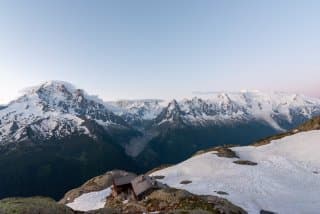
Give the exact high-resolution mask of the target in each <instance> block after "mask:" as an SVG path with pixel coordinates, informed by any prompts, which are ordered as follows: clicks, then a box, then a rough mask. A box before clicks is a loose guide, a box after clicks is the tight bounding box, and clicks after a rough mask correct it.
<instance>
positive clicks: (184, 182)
mask: <svg viewBox="0 0 320 214" xmlns="http://www.w3.org/2000/svg"><path fill="white" fill-rule="evenodd" d="M191 183H192V181H189V180H184V181H181V182H180V184H191Z"/></svg>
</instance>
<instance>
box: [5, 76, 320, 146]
mask: <svg viewBox="0 0 320 214" xmlns="http://www.w3.org/2000/svg"><path fill="white" fill-rule="evenodd" d="M316 115H320V99H315V98H308V97H305V96H302V95H297V94H286V93H262V92H257V91H254V92H247V91H245V92H237V93H230V92H229V93H226V92H221V93H214V94H210V95H209V96H200V97H194V98H192V99H183V100H179V101H177V100H172V101H164V100H157V99H149V100H121V101H116V102H104V101H102V100H101V99H99V98H97V97H95V96H90V95H88V94H87V93H85V92H84V91H83V90H81V89H76V88H75V87H74V86H72V85H71V84H69V83H66V82H62V81H49V82H46V83H43V84H41V85H39V86H36V87H32V88H29V89H26V90H25V94H24V95H23V96H21V97H19V98H18V99H17V100H14V101H12V102H11V103H9V104H8V105H7V106H6V107H5V108H1V109H0V142H2V143H3V142H12V141H20V140H24V139H26V138H30V137H31V136H33V137H34V138H36V139H47V138H51V137H58V138H60V137H65V136H68V135H71V134H75V133H80V134H87V135H92V136H93V135H94V134H93V133H90V130H89V129H90V128H88V127H87V125H86V124H87V122H88V121H94V122H95V123H98V124H99V125H101V126H103V127H104V128H106V129H108V128H110V127H112V128H130V126H132V127H134V128H136V129H139V130H141V129H142V130H143V129H148V128H150V127H153V128H157V127H163V126H172V127H176V128H179V127H180V128H181V127H184V126H197V127H199V126H210V125H216V124H225V123H231V124H232V123H235V122H242V123H243V122H248V121H249V122H250V121H253V120H255V121H261V122H263V123H265V124H268V125H269V126H271V127H272V128H274V129H275V130H279V131H283V130H286V129H288V128H292V127H293V126H296V125H298V124H299V123H301V122H304V121H306V120H308V119H310V118H312V117H314V116H316Z"/></svg>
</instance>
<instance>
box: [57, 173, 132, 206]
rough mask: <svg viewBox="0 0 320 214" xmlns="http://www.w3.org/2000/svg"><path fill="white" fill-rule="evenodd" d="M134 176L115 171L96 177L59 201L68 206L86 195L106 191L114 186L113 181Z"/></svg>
mask: <svg viewBox="0 0 320 214" xmlns="http://www.w3.org/2000/svg"><path fill="white" fill-rule="evenodd" d="M128 174H130V175H134V174H133V173H130V172H126V171H121V170H114V171H110V172H106V173H105V174H103V175H99V176H97V177H94V178H92V179H90V180H88V181H87V182H85V183H84V184H83V185H82V186H80V187H78V188H76V189H72V190H70V191H69V192H67V193H66V194H65V196H64V197H63V198H62V199H61V200H60V201H59V203H61V204H67V203H71V202H73V200H74V199H75V198H77V197H79V196H81V195H82V194H84V193H88V192H94V191H100V190H103V189H106V188H108V187H110V186H111V185H112V179H113V178H117V177H121V176H125V175H128Z"/></svg>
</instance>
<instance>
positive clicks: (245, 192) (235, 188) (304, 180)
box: [152, 130, 320, 214]
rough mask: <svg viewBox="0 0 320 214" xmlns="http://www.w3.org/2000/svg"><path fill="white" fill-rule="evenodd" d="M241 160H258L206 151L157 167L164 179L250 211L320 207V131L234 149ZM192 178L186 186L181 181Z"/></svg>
mask: <svg viewBox="0 0 320 214" xmlns="http://www.w3.org/2000/svg"><path fill="white" fill-rule="evenodd" d="M231 149H232V150H233V151H235V152H236V154H237V155H238V156H239V158H240V159H241V160H249V161H252V162H256V163H257V165H255V166H249V165H239V164H235V163H233V161H235V160H238V158H225V157H218V156H217V155H216V154H215V152H207V153H205V154H201V155H198V156H195V157H192V158H190V159H188V160H186V161H184V162H182V163H180V164H178V165H175V166H172V167H169V168H166V169H163V170H160V171H156V172H154V173H153V174H152V175H162V176H165V178H164V179H163V180H161V181H162V182H164V183H167V184H168V185H170V186H172V187H176V188H182V189H186V190H188V191H190V192H192V193H195V194H205V195H218V194H217V192H218V191H222V192H226V193H228V195H218V196H220V197H225V198H226V199H228V200H229V201H231V202H232V203H234V204H236V205H238V206H240V207H242V208H244V209H245V210H247V211H248V212H249V213H259V212H260V210H268V211H273V212H276V213H291V214H294V213H297V214H301V213H305V214H316V213H319V212H320V197H319V196H320V156H319V150H320V131H319V130H316V131H308V132H301V133H297V134H295V135H292V136H288V137H284V138H282V139H279V140H275V141H272V142H271V143H270V144H267V145H264V146H260V147H254V146H246V147H234V148H231ZM184 180H190V181H192V183H190V184H187V185H184V184H180V182H181V181H184Z"/></svg>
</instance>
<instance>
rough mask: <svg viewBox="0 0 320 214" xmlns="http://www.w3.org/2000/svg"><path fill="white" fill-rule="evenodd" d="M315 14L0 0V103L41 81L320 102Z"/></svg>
mask: <svg viewBox="0 0 320 214" xmlns="http://www.w3.org/2000/svg"><path fill="white" fill-rule="evenodd" d="M319 11H320V1H316V0H314V1H308V0H300V1H294V0H281V1H279V0H220V1H215V0H135V1H133V0H126V1H125V0H113V1H112V0H109V1H108V0H100V1H98V0H90V1H87V0H68V1H66V0H51V1H49V0H37V1H36V0H29V1H25V0H20V1H19V0H0V30H1V31H0V103H3V102H7V101H9V100H10V99H12V98H14V97H16V96H17V95H18V91H19V90H21V89H22V88H24V87H27V86H31V85H34V84H39V83H41V82H43V81H45V80H64V81H68V82H71V83H73V84H75V85H76V86H78V87H80V88H84V89H86V90H87V91H88V92H89V93H92V94H98V95H99V96H100V97H102V98H103V99H106V100H112V99H122V98H130V99H133V98H153V97H154V98H172V97H177V98H181V97H185V96H191V95H192V92H193V91H222V90H226V91H237V90H241V89H258V90H262V91H274V90H275V91H295V92H300V93H305V94H309V95H315V96H319V95H320V92H319V87H317V86H318V85H319V82H320V59H319V58H320V53H319V52H320V13H319ZM318 92H319V93H318Z"/></svg>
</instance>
